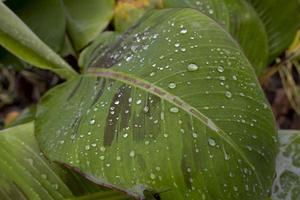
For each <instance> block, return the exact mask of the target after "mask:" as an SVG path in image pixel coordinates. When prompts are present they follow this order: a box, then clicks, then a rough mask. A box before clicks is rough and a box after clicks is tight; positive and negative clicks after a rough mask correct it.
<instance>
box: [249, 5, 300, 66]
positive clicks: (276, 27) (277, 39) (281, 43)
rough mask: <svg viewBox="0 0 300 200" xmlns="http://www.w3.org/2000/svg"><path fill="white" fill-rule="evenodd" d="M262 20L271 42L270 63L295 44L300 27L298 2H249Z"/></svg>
mask: <svg viewBox="0 0 300 200" xmlns="http://www.w3.org/2000/svg"><path fill="white" fill-rule="evenodd" d="M247 1H248V2H250V3H251V4H252V5H253V6H254V7H255V9H256V11H257V13H258V15H259V16H260V18H261V19H262V21H263V23H264V25H265V27H266V31H267V34H268V41H269V54H270V55H269V62H271V61H273V60H274V59H275V58H276V57H277V56H279V55H280V54H281V53H282V52H283V51H284V50H286V48H287V47H288V46H289V45H290V44H291V43H292V42H293V39H294V37H295V36H296V32H297V29H298V28H299V26H300V12H299V10H300V2H299V1H298V0H289V1H286V0H264V1H262V0H247Z"/></svg>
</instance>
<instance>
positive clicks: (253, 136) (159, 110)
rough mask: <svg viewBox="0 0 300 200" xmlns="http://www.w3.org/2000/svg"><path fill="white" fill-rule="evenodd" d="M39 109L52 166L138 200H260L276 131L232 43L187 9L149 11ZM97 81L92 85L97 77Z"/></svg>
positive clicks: (270, 172) (39, 128) (39, 129)
mask: <svg viewBox="0 0 300 200" xmlns="http://www.w3.org/2000/svg"><path fill="white" fill-rule="evenodd" d="M103 52H105V53H103V54H99V56H98V57H97V59H96V60H95V59H94V60H92V61H91V62H89V63H92V66H91V68H89V71H90V75H83V76H81V77H78V78H77V79H75V80H72V81H69V82H67V83H64V84H62V85H60V86H58V87H56V88H55V89H53V90H51V91H50V92H49V93H48V94H47V95H46V96H44V98H43V100H42V101H41V103H40V105H39V106H38V113H37V121H36V124H35V125H36V126H35V127H36V136H37V139H38V141H39V144H40V146H41V148H42V150H43V151H44V152H45V153H46V155H47V156H48V157H49V158H50V159H51V160H56V161H58V162H62V163H65V164H66V165H69V166H70V167H74V168H76V169H77V170H78V171H81V173H82V174H84V176H85V177H88V178H89V179H90V180H92V181H94V182H97V183H98V184H102V185H105V186H107V187H113V188H117V189H120V190H123V191H125V192H127V193H128V194H130V195H132V196H134V197H136V198H143V197H144V196H145V195H146V194H152V195H153V196H155V195H156V196H160V198H161V199H165V200H168V199H174V197H176V199H178V200H180V199H191V200H192V199H197V200H198V199H203V200H204V199H206V200H215V199H222V200H229V199H230V200H234V199H243V200H253V199H255V200H264V199H265V198H266V197H267V196H268V194H269V192H270V187H271V185H272V180H273V177H274V171H275V169H274V166H275V156H276V131H275V128H274V119H273V116H272V112H271V110H270V108H269V106H268V105H267V103H266V102H267V101H266V99H265V97H264V95H263V92H262V90H261V89H260V86H259V83H258V81H257V79H256V77H255V73H254V70H253V69H252V67H251V65H250V63H249V62H248V60H247V59H246V57H245V56H244V54H243V53H242V50H241V49H240V48H239V46H238V45H237V44H236V43H235V42H234V40H233V39H232V38H231V36H230V35H229V34H228V33H227V32H226V31H225V30H224V29H222V28H221V27H220V26H219V25H218V24H217V23H216V22H215V21H214V20H212V19H210V18H209V17H207V16H206V15H203V14H201V13H200V12H198V11H195V10H193V9H166V10H160V11H152V12H150V13H148V14H147V15H146V16H144V18H143V19H142V20H141V21H140V22H139V23H138V24H136V25H135V26H134V27H132V28H131V29H130V31H129V32H127V33H125V34H124V35H123V36H122V37H120V38H119V39H118V41H117V42H115V43H113V44H112V45H111V46H109V47H106V48H105V49H103ZM96 76H97V77H96Z"/></svg>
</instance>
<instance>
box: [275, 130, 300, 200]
mask: <svg viewBox="0 0 300 200" xmlns="http://www.w3.org/2000/svg"><path fill="white" fill-rule="evenodd" d="M279 142H280V149H279V154H278V156H277V160H276V173H277V177H276V179H275V181H274V185H273V195H272V200H298V199H300V131H298V130H281V131H279Z"/></svg>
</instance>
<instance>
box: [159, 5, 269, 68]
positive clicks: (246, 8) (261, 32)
mask: <svg viewBox="0 0 300 200" xmlns="http://www.w3.org/2000/svg"><path fill="white" fill-rule="evenodd" d="M163 2H164V6H165V7H169V8H170V7H190V8H194V9H197V10H200V11H201V12H203V13H205V14H207V15H208V16H210V17H212V18H213V19H215V20H217V21H218V22H219V23H220V24H221V25H222V26H223V27H224V28H226V29H227V30H229V32H230V33H231V34H232V35H233V36H234V38H235V39H236V40H237V41H238V42H239V44H240V45H241V47H242V49H243V50H244V52H245V54H246V56H247V57H248V59H249V60H250V61H251V63H252V64H253V67H254V69H255V70H256V72H257V73H258V74H259V73H260V72H262V70H263V69H264V68H266V67H267V60H268V39H267V35H266V32H265V29H264V26H263V24H262V22H261V20H260V19H259V17H258V15H257V14H256V12H255V10H254V9H253V8H252V7H251V6H250V5H249V4H248V3H247V2H246V1H244V0H223V1H220V0H185V1H182V0H163ZM254 36H255V37H254Z"/></svg>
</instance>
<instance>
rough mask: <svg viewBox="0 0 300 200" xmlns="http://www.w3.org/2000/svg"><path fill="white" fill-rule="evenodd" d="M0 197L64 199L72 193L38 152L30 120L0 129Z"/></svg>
mask: <svg viewBox="0 0 300 200" xmlns="http://www.w3.org/2000/svg"><path fill="white" fill-rule="evenodd" d="M0 155H1V156H0V157H1V162H0V170H1V173H0V196H1V199H2V197H4V199H11V200H15V199H20V200H21V199H43V200H46V199H55V200H57V199H65V198H69V197H72V196H73V195H72V193H71V192H70V190H69V189H68V188H67V186H66V185H65V184H64V183H63V181H62V180H61V179H60V177H58V176H57V174H56V172H55V171H53V170H52V169H51V168H50V167H49V163H48V161H46V160H45V159H44V158H43V156H42V155H41V154H40V151H39V149H38V146H37V143H36V141H35V138H34V135H33V123H28V124H24V125H20V126H16V127H13V128H9V129H5V130H3V131H0Z"/></svg>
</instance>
